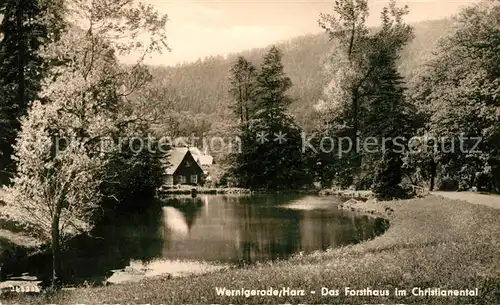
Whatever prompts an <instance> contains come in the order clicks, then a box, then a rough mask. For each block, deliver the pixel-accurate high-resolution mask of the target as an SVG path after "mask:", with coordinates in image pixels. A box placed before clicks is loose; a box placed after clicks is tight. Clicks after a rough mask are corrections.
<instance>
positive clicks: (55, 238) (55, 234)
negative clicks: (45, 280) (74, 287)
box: [51, 202, 62, 288]
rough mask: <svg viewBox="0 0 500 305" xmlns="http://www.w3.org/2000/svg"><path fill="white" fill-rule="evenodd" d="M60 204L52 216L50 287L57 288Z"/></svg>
mask: <svg viewBox="0 0 500 305" xmlns="http://www.w3.org/2000/svg"><path fill="white" fill-rule="evenodd" d="M61 210H62V203H61V202H58V203H57V206H56V208H55V211H54V215H53V216H52V242H51V248H52V287H54V288H59V287H60V286H61V279H60V271H61V258H60V253H61V245H60V241H61V234H60V231H59V220H60V217H61Z"/></svg>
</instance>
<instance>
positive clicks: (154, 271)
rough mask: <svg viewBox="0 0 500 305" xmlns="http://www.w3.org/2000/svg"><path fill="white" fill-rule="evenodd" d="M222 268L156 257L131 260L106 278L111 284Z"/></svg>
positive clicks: (196, 273)
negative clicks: (146, 261)
mask: <svg viewBox="0 0 500 305" xmlns="http://www.w3.org/2000/svg"><path fill="white" fill-rule="evenodd" d="M224 268H227V266H223V265H214V264H208V263H204V262H199V261H180V260H166V259H156V260H153V261H151V262H148V263H145V262H143V261H137V260H132V261H131V262H130V264H129V265H128V266H127V267H125V268H124V269H123V270H115V271H114V273H113V275H112V276H111V277H110V278H108V279H107V282H108V283H112V284H119V283H124V282H137V281H140V280H142V279H144V278H147V277H154V276H159V275H165V274H169V275H170V276H171V277H181V276H185V275H200V274H204V273H209V272H214V271H217V270H221V269H224Z"/></svg>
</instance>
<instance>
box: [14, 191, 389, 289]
mask: <svg viewBox="0 0 500 305" xmlns="http://www.w3.org/2000/svg"><path fill="white" fill-rule="evenodd" d="M340 202H341V201H340V198H338V197H334V196H323V197H320V196H297V195H293V196H292V195H289V196H285V195H279V196H270V195H260V196H220V195H217V196H215V195H207V196H205V195H200V196H198V197H196V198H191V197H188V196H186V197H178V198H171V199H169V200H166V201H165V202H163V203H162V204H161V205H158V206H155V207H152V208H151V209H149V210H148V211H146V212H145V213H143V214H140V215H139V214H135V215H127V216H125V217H120V218H119V219H115V220H114V221H113V222H111V223H109V224H106V225H101V226H99V227H98V228H96V229H95V230H94V231H93V232H92V234H91V235H92V237H87V236H80V237H77V238H75V239H74V240H73V241H72V242H71V243H70V246H71V247H69V249H68V250H66V251H64V255H63V258H64V271H63V278H64V280H65V282H68V283H72V284H78V283H82V282H84V281H87V282H91V283H98V284H99V283H103V282H104V281H105V280H109V281H110V282H114V283H116V282H122V281H136V280H140V279H142V278H144V277H149V276H156V275H163V274H170V275H171V276H183V275H185V274H193V273H195V274H201V273H205V272H212V271H214V270H218V269H221V268H227V267H229V266H241V265H247V264H252V263H255V262H259V261H267V260H276V259H286V258H288V257H290V256H291V255H294V254H297V253H300V252H302V253H308V252H312V251H315V250H326V249H327V248H330V247H338V246H341V245H347V244H353V243H358V242H360V241H363V240H366V239H369V238H372V237H374V236H376V235H378V234H381V233H382V232H383V231H384V230H385V229H386V222H385V221H384V220H382V219H373V218H369V217H366V216H360V215H356V214H354V213H352V212H346V211H342V210H339V209H338V208H337V205H338V204H339V203H340ZM50 267H51V265H50V257H49V256H48V255H39V256H37V257H33V258H30V259H28V260H25V261H24V262H21V263H19V264H18V266H15V268H13V270H10V271H11V272H14V273H21V272H28V273H29V274H35V275H36V276H38V277H39V278H42V279H45V278H47V276H48V275H50V274H51V273H50Z"/></svg>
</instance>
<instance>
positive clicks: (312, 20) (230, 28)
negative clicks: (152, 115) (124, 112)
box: [124, 0, 477, 66]
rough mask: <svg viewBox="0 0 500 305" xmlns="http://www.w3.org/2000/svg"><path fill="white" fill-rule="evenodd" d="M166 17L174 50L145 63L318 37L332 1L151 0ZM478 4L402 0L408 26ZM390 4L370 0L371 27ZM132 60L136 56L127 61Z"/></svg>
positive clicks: (457, 0)
mask: <svg viewBox="0 0 500 305" xmlns="http://www.w3.org/2000/svg"><path fill="white" fill-rule="evenodd" d="M145 2H147V3H150V4H152V5H154V6H155V7H156V9H157V10H158V11H159V12H161V13H163V14H167V15H168V17H169V22H168V24H167V35H168V40H167V43H168V45H169V47H170V48H171V52H164V53H163V54H155V55H153V56H151V57H150V58H147V60H146V62H147V63H149V64H154V65H166V66H168V65H175V64H179V63H183V62H190V61H196V60H197V59H198V58H203V57H206V56H210V55H218V54H221V55H225V54H228V53H234V52H239V51H243V50H246V49H252V48H260V47H266V46H269V45H271V44H273V43H276V42H279V41H283V40H288V39H290V38H293V37H297V36H300V35H304V34H308V33H318V32H321V29H320V28H319V26H318V22H317V21H318V17H319V14H320V13H330V12H332V8H333V3H334V1H333V0H328V1H327V0H323V1H321V0H317V1H306V0H303V1H297V0H296V1H292V0H288V1H284V0H267V1H266V0H222V1H221V0H146V1H145ZM473 2H477V1H475V0H420V1H417V0H398V1H397V3H398V4H399V5H404V4H407V5H408V6H409V8H410V14H409V15H408V16H407V18H406V20H407V21H408V22H418V21H423V20H430V19H439V18H444V17H449V16H452V15H453V14H455V13H456V12H458V10H459V9H460V8H461V7H464V6H467V5H469V4H471V3H473ZM387 3H388V1H384V0H369V8H370V17H369V19H368V21H367V23H368V25H370V26H376V25H377V24H378V23H379V13H380V11H381V9H382V8H383V7H384V6H385V5H387ZM124 61H126V62H127V61H128V62H132V61H133V58H132V57H129V58H124Z"/></svg>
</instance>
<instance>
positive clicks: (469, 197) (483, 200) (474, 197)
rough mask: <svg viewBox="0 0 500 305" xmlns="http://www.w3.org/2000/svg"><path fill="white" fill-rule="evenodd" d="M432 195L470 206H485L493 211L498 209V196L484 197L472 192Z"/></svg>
mask: <svg viewBox="0 0 500 305" xmlns="http://www.w3.org/2000/svg"><path fill="white" fill-rule="evenodd" d="M432 194H433V195H437V196H442V197H445V198H449V199H454V200H463V201H467V202H469V203H472V204H480V205H485V206H488V207H491V208H494V209H500V196H499V195H484V194H479V193H474V192H432Z"/></svg>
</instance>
